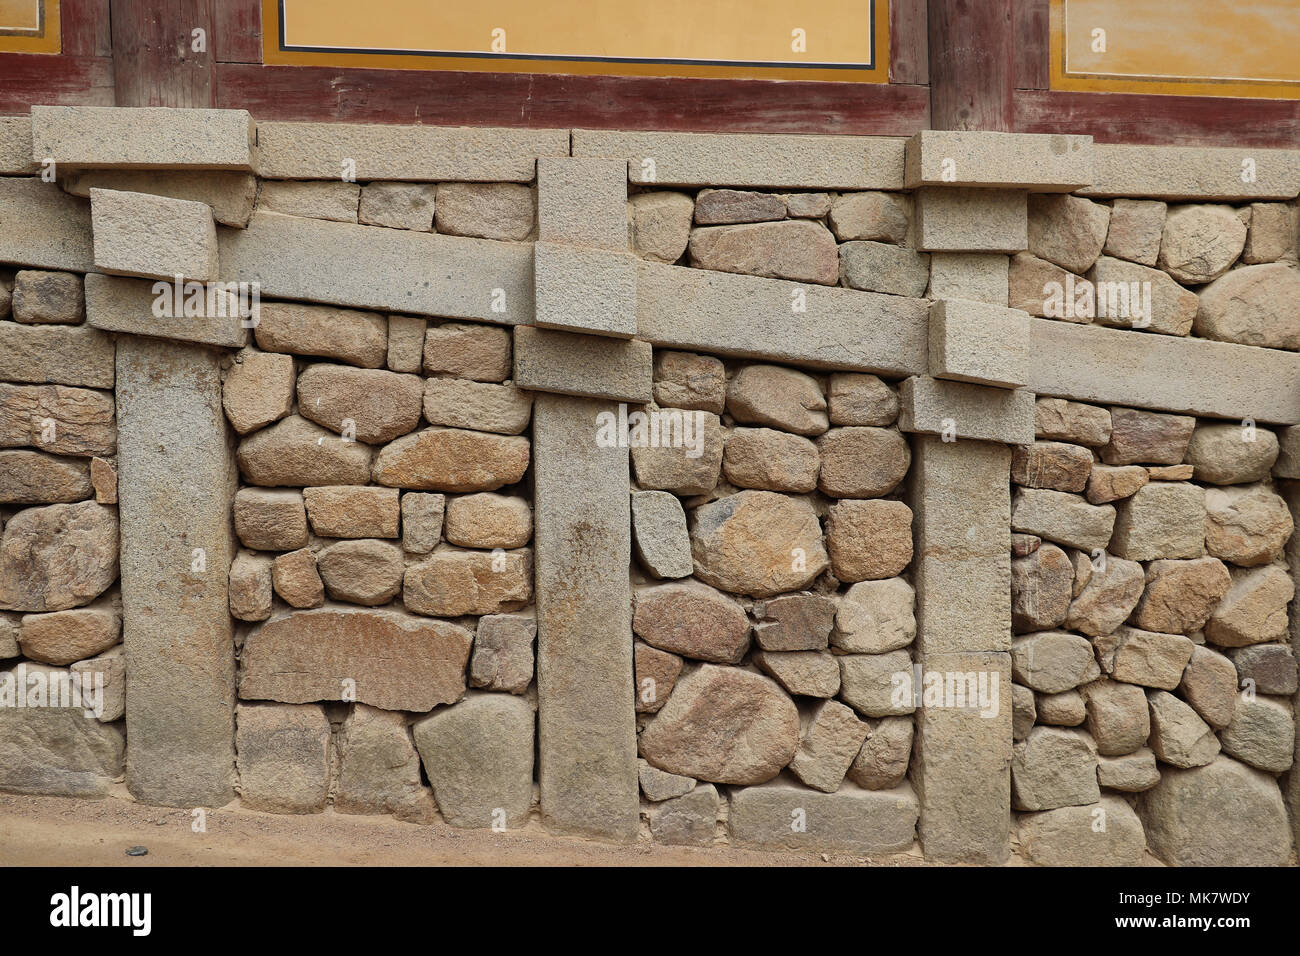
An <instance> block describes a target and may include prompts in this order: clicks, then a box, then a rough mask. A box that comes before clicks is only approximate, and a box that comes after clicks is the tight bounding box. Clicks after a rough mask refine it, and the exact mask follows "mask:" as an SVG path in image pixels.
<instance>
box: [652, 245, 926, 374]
mask: <svg viewBox="0 0 1300 956" xmlns="http://www.w3.org/2000/svg"><path fill="white" fill-rule="evenodd" d="M796 305H801V306H802V308H803V309H804V310H805V311H796ZM928 316H929V303H928V302H926V301H925V300H924V299H906V298H902V297H900V296H894V295H880V294H877V293H874V292H858V291H856V290H852V289H839V288H826V287H824V286H817V285H811V284H804V283H798V282H786V281H784V280H781V279H760V278H758V277H755V276H743V275H732V274H730V273H724V272H711V271H707V270H704V269H688V268H685V267H682V266H667V265H660V264H658V263H653V262H642V263H640V264H639V265H638V267H637V336H638V337H639V338H642V339H645V340H646V341H648V342H651V343H653V344H654V345H660V346H672V347H674V348H689V349H702V350H704V351H707V352H714V353H717V354H719V355H735V356H738V357H741V358H762V359H767V360H770V361H778V362H790V363H792V364H796V365H807V366H811V367H815V368H828V369H853V370H861V371H865V372H879V373H884V374H887V375H918V374H924V373H925V371H926V368H927V365H926V340H927V335H928V329H929V318H928Z"/></svg>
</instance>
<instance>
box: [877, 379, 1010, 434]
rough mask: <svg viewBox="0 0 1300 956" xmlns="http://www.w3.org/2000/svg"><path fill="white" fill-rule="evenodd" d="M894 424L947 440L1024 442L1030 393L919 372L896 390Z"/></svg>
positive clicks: (908, 430) (914, 431) (904, 428)
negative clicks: (896, 408) (953, 380)
mask: <svg viewBox="0 0 1300 956" xmlns="http://www.w3.org/2000/svg"><path fill="white" fill-rule="evenodd" d="M898 427H899V428H900V429H902V430H903V431H905V432H913V433H917V434H922V435H939V436H941V437H943V438H946V439H947V440H948V441H950V442H951V441H956V440H958V439H963V438H969V439H973V440H974V441H993V442H1002V443H1003V444H1006V445H1030V444H1033V441H1034V394H1033V392H1032V391H1031V390H1029V389H1024V388H1017V389H1006V388H990V387H988V386H986V385H974V384H971V383H969V382H944V381H940V380H939V379H934V378H929V377H928V376H924V375H920V376H916V377H915V378H909V379H907V380H905V381H904V382H903V384H902V386H901V387H900V388H899V413H898Z"/></svg>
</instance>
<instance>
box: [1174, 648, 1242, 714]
mask: <svg viewBox="0 0 1300 956" xmlns="http://www.w3.org/2000/svg"><path fill="white" fill-rule="evenodd" d="M1178 692H1179V693H1180V694H1181V695H1182V697H1183V699H1184V700H1185V701H1187V703H1189V704H1191V705H1192V707H1193V708H1194V709H1195V710H1196V712H1197V713H1198V714H1200V715H1201V717H1202V719H1203V720H1205V722H1206V723H1208V724H1209V725H1210V726H1211V727H1220V728H1221V727H1226V726H1228V724H1229V723H1230V722H1231V720H1232V710H1233V706H1234V704H1235V702H1236V700H1237V668H1235V667H1234V666H1233V665H1232V661H1230V660H1229V659H1228V658H1226V657H1224V656H1223V655H1222V654H1220V653H1218V652H1217V651H1212V650H1210V649H1209V648H1208V647H1193V648H1192V656H1191V659H1190V660H1189V661H1188V662H1187V667H1186V668H1185V669H1184V670H1183V679H1182V680H1181V681H1180V682H1179V684H1178Z"/></svg>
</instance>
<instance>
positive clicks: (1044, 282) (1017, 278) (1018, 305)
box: [1007, 252, 1092, 323]
mask: <svg viewBox="0 0 1300 956" xmlns="http://www.w3.org/2000/svg"><path fill="white" fill-rule="evenodd" d="M1074 278H1075V277H1074V276H1073V274H1072V273H1069V272H1066V271H1065V270H1064V269H1062V268H1061V267H1060V266H1058V265H1055V264H1053V263H1051V262H1048V261H1047V260H1046V259H1040V258H1038V256H1035V255H1031V254H1029V253H1028V252H1018V253H1016V254H1015V255H1014V256H1012V257H1011V265H1010V267H1009V269H1008V271H1007V302H1008V304H1009V305H1010V306H1011V308H1013V309H1020V310H1021V311H1022V312H1028V313H1029V314H1030V315H1036V316H1039V317H1040V318H1042V317H1044V316H1046V315H1047V311H1048V302H1049V300H1051V299H1052V298H1053V295H1052V293H1053V292H1054V291H1055V290H1056V289H1057V288H1058V287H1059V289H1061V290H1064V289H1067V288H1069V283H1070V282H1071V280H1073V279H1074ZM1053 308H1055V307H1054V306H1053ZM1057 311H1065V310H1057ZM1052 318H1055V319H1061V320H1062V321H1065V322H1079V323H1088V322H1091V321H1092V318H1091V317H1090V316H1089V315H1087V314H1080V313H1079V312H1078V310H1074V309H1071V310H1069V311H1068V312H1066V313H1065V314H1061V315H1053V316H1052Z"/></svg>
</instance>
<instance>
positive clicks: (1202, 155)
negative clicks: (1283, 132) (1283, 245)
mask: <svg viewBox="0 0 1300 956" xmlns="http://www.w3.org/2000/svg"><path fill="white" fill-rule="evenodd" d="M1093 154H1094V158H1093V166H1094V173H1093V177H1094V178H1093V183H1092V185H1091V186H1088V187H1087V188H1085V189H1081V190H1079V194H1080V195H1083V196H1095V197H1107V196H1145V197H1149V198H1152V199H1170V200H1180V199H1188V200H1207V199H1214V200H1228V201H1244V200H1252V199H1255V200H1258V199H1294V198H1295V197H1296V196H1297V195H1300V151H1297V150H1291V149H1250V148H1241V149H1237V148H1233V147H1228V148H1214V149H1205V148H1201V147H1196V146H1114V145H1098V146H1095V147H1093Z"/></svg>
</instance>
